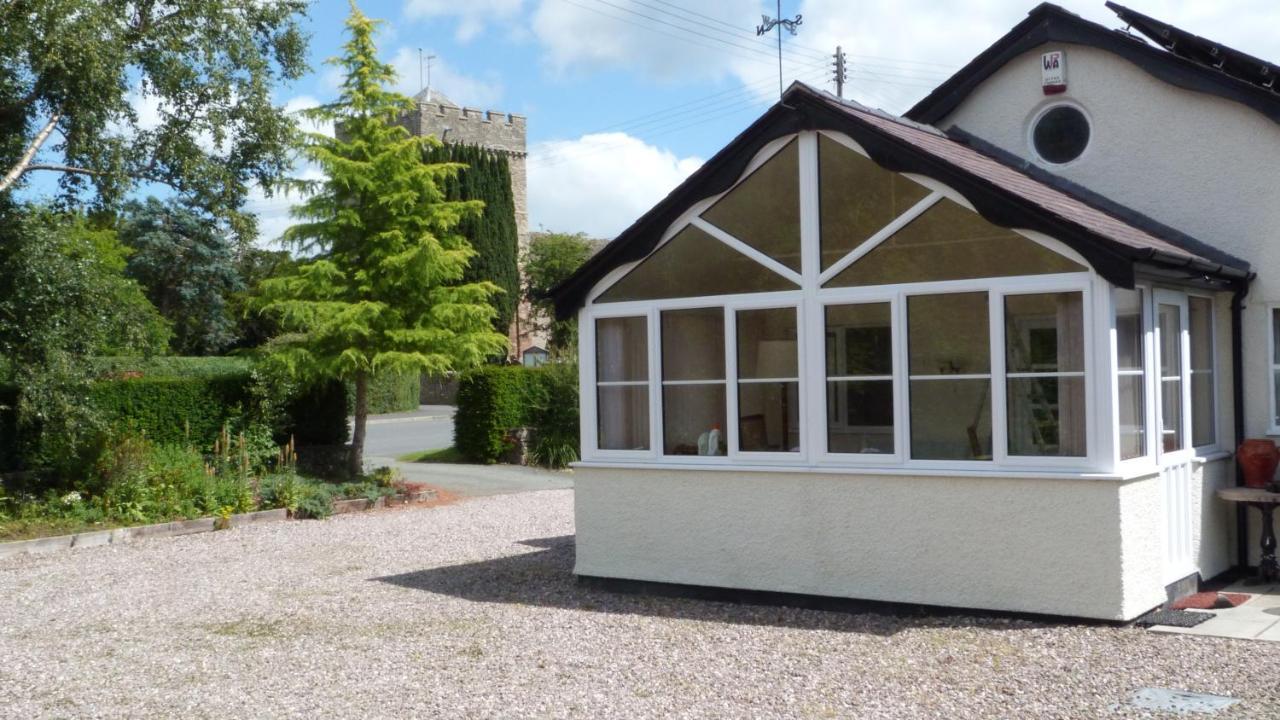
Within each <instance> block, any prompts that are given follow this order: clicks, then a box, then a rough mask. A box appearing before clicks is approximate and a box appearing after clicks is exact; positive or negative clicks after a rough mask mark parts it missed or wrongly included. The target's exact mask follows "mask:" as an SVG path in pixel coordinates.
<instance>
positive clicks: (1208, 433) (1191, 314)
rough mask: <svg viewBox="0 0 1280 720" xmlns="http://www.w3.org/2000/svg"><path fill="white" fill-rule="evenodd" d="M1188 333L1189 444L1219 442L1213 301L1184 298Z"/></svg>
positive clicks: (1200, 444)
mask: <svg viewBox="0 0 1280 720" xmlns="http://www.w3.org/2000/svg"><path fill="white" fill-rule="evenodd" d="M1187 332H1188V334H1189V335H1190V341H1191V444H1192V445H1194V446H1195V447H1204V446H1206V445H1212V444H1214V443H1215V442H1217V441H1218V437H1217V430H1216V428H1215V427H1214V424H1215V423H1214V416H1215V411H1216V408H1215V407H1214V388H1213V301H1211V300H1209V298H1203V297H1189V298H1187Z"/></svg>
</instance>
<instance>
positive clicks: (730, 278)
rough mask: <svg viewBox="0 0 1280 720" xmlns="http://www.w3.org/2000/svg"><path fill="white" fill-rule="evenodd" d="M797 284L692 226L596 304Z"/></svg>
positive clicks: (775, 287)
mask: <svg viewBox="0 0 1280 720" xmlns="http://www.w3.org/2000/svg"><path fill="white" fill-rule="evenodd" d="M795 289H796V285H795V284H794V283H792V282H791V281H790V280H787V279H786V278H784V277H782V276H781V275H779V274H777V273H775V272H773V271H772V270H769V269H768V268H766V267H764V266H763V265H761V264H760V263H758V262H756V261H754V260H752V259H751V258H749V257H747V256H746V255H743V254H742V253H740V252H738V251H737V250H734V249H733V248H731V247H729V246H728V245H725V244H724V243H722V242H720V241H719V240H716V239H715V238H713V237H711V236H710V235H708V234H707V233H706V232H705V231H703V230H700V229H698V228H696V227H694V226H692V225H690V226H689V227H686V228H685V229H683V230H681V231H680V232H679V233H677V234H676V236H675V237H673V238H671V239H670V240H669V241H667V243H666V244H665V245H663V246H662V247H660V248H658V249H657V250H656V251H654V253H653V254H652V255H650V256H649V257H648V258H646V259H645V260H644V261H643V262H641V263H640V264H639V265H637V266H636V267H635V268H633V269H632V270H631V272H629V273H627V274H626V275H625V276H624V277H623V278H622V279H621V280H619V281H618V282H616V283H614V285H613V286H612V287H610V288H609V289H608V290H606V291H605V292H604V293H603V294H602V295H601V296H600V297H598V298H596V299H595V302H598V303H609V302H624V301H627V300H658V299H662V298H679V297H698V296H702V295H732V294H735V293H757V292H770V291H773V290H795Z"/></svg>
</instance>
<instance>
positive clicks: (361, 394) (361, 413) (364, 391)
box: [348, 370, 369, 480]
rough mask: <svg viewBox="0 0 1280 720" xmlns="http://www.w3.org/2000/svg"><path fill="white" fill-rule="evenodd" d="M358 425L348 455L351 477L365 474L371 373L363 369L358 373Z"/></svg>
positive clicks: (352, 436)
mask: <svg viewBox="0 0 1280 720" xmlns="http://www.w3.org/2000/svg"><path fill="white" fill-rule="evenodd" d="M355 411H356V423H355V425H356V427H355V430H354V431H353V432H352V433H351V454H350V455H349V456H348V461H349V463H350V464H349V466H348V470H349V471H350V473H351V479H353V480H354V479H356V478H358V477H360V476H361V475H363V474H364V432H365V424H366V423H367V422H368V420H369V374H368V373H366V372H364V371H363V370H362V371H360V372H359V373H356V408H355Z"/></svg>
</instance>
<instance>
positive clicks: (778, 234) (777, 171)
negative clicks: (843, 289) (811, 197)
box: [702, 140, 800, 272]
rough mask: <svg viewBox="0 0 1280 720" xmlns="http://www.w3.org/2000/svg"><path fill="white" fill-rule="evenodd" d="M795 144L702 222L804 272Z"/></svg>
mask: <svg viewBox="0 0 1280 720" xmlns="http://www.w3.org/2000/svg"><path fill="white" fill-rule="evenodd" d="M797 146H798V143H796V142H795V141H794V140H792V141H791V142H790V143H788V144H787V146H786V147H784V148H782V149H781V150H779V151H778V152H777V153H776V154H775V155H774V156H773V157H771V158H769V159H768V160H767V161H766V162H765V163H764V165H761V166H760V167H759V168H758V169H757V170H756V171H755V172H753V173H751V175H749V176H748V177H747V178H746V179H745V180H743V181H742V182H740V183H738V186H737V187H735V188H733V189H732V190H730V191H729V192H728V194H726V195H725V196H724V197H722V198H720V199H719V200H718V201H716V204H715V205H712V206H711V208H710V209H709V210H707V211H706V212H704V213H702V219H704V220H706V221H707V222H709V223H711V224H712V225H715V226H716V227H718V228H720V229H721V230H724V231H725V232H727V233H729V234H730V235H732V236H734V237H735V238H737V239H739V240H741V241H742V242H744V243H746V244H747V245H750V246H751V247H753V248H755V249H756V250H759V251H760V252H762V253H764V254H765V255H768V256H769V257H771V258H773V259H774V260H777V261H778V262H780V263H782V264H783V265H785V266H787V267H789V268H791V269H792V270H795V271H796V272H799V271H800V151H799V149H798V147H797Z"/></svg>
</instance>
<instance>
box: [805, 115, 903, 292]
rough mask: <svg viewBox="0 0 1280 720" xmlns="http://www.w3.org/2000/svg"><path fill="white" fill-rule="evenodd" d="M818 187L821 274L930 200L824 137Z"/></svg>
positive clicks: (896, 176)
mask: <svg viewBox="0 0 1280 720" xmlns="http://www.w3.org/2000/svg"><path fill="white" fill-rule="evenodd" d="M818 183H819V184H818V187H819V188H820V191H819V196H818V197H819V203H820V207H821V216H820V217H821V237H822V243H821V245H822V269H823V270H826V269H827V268H829V267H831V266H832V265H834V264H835V263H836V261H837V260H839V259H840V258H842V257H844V256H845V255H848V254H849V253H850V252H853V250H855V249H856V248H858V247H859V246H860V245H862V243H864V242H866V241H867V239H868V238H870V237H871V236H872V235H874V234H876V233H877V232H878V231H879V230H880V229H881V228H883V227H884V226H885V225H888V224H889V223H890V222H892V221H893V219H894V218H896V217H898V216H899V215H901V214H902V213H904V212H906V211H907V209H908V208H910V207H911V206H912V205H915V204H916V203H918V202H920V201H921V200H923V199H924V198H925V197H926V196H927V195H928V194H929V190H928V189H927V188H925V187H924V186H923V185H920V184H919V183H916V182H913V181H911V180H908V179H907V178H905V177H903V176H901V175H899V174H898V173H895V172H890V171H888V170H885V169H884V168H882V167H880V166H879V165H877V164H875V163H874V162H872V161H871V160H870V159H868V158H865V157H863V156H862V155H859V154H858V153H856V152H854V151H853V150H850V149H849V148H847V147H845V146H844V145H841V144H840V143H838V142H836V141H835V140H832V139H831V138H829V137H827V136H826V135H819V136H818Z"/></svg>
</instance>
